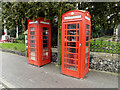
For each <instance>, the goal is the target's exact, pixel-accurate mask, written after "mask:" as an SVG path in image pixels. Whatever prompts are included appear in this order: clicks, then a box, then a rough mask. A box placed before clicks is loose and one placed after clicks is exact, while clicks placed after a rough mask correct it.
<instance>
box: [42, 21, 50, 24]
mask: <svg viewBox="0 0 120 90" xmlns="http://www.w3.org/2000/svg"><path fill="white" fill-rule="evenodd" d="M40 23H43V24H49V23H48V22H43V21H40Z"/></svg>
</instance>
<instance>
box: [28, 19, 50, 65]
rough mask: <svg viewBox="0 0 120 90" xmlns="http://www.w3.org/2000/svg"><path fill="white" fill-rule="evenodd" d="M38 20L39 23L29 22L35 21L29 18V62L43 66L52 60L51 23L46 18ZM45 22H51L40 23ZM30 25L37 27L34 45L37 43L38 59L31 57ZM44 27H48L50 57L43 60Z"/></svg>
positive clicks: (36, 53)
mask: <svg viewBox="0 0 120 90" xmlns="http://www.w3.org/2000/svg"><path fill="white" fill-rule="evenodd" d="M36 21H37V22H38V23H32V24H29V22H34V21H32V20H28V63H29V64H33V65H36V66H38V67H39V66H42V65H45V64H47V63H50V62H51V24H50V21H49V20H44V18H38V19H36ZM41 21H42V22H45V23H49V24H44V23H40V22H41ZM30 27H35V28H36V29H35V35H34V36H35V43H33V45H35V59H36V60H32V59H31V55H30V53H31V51H30V49H31V47H30V44H31V43H30V40H31V39H30V36H31V35H30ZM43 27H45V28H47V29H48V59H45V60H42V58H43V56H42V55H43V39H42V32H43Z"/></svg>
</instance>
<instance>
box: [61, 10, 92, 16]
mask: <svg viewBox="0 0 120 90" xmlns="http://www.w3.org/2000/svg"><path fill="white" fill-rule="evenodd" d="M72 12H73V13H75V14H80V13H83V14H84V15H86V16H88V17H89V18H91V15H90V13H89V12H88V11H85V10H71V11H68V12H66V13H64V14H63V15H62V16H63V17H64V16H69V13H71V14H72Z"/></svg>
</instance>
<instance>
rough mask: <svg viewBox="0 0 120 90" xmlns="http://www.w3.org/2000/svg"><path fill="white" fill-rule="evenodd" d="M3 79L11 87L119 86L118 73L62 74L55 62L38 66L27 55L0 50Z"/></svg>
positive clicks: (0, 73)
mask: <svg viewBox="0 0 120 90" xmlns="http://www.w3.org/2000/svg"><path fill="white" fill-rule="evenodd" d="M0 55H1V58H0V63H2V64H0V66H1V67H2V70H1V72H0V75H1V76H0V77H2V79H1V81H2V82H3V83H4V84H6V85H8V87H10V88H118V75H117V74H112V73H105V72H98V71H94V70H90V71H89V72H88V74H87V75H86V76H85V78H83V79H77V78H73V77H70V76H66V75H63V74H61V70H60V66H56V65H55V64H54V63H50V64H47V65H44V66H42V67H37V66H34V65H31V64H28V60H27V58H26V57H23V56H19V55H15V54H11V53H6V52H1V51H0Z"/></svg>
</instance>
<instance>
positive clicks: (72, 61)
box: [67, 59, 75, 64]
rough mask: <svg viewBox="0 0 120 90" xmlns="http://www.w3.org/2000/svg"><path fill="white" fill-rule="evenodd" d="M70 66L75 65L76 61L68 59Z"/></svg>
mask: <svg viewBox="0 0 120 90" xmlns="http://www.w3.org/2000/svg"><path fill="white" fill-rule="evenodd" d="M67 63H68V64H75V60H71V59H67Z"/></svg>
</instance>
